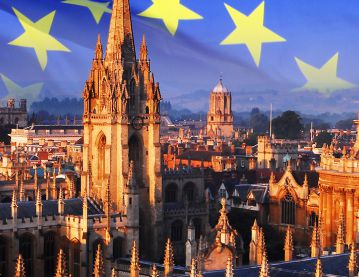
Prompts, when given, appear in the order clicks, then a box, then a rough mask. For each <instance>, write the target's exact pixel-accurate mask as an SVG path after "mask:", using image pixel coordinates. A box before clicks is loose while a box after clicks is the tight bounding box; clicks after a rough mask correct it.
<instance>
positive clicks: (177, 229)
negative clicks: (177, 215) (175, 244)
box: [171, 220, 183, 241]
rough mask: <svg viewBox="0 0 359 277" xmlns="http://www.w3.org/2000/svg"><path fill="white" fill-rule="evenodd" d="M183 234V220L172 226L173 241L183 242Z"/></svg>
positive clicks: (175, 222)
mask: <svg viewBox="0 0 359 277" xmlns="http://www.w3.org/2000/svg"><path fill="white" fill-rule="evenodd" d="M182 233H183V223H182V221H181V220H176V221H174V222H173V223H172V224H171V240H172V241H181V240H182Z"/></svg>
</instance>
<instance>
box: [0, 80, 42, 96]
mask: <svg viewBox="0 0 359 277" xmlns="http://www.w3.org/2000/svg"><path fill="white" fill-rule="evenodd" d="M0 76H1V79H2V80H3V82H4V84H5V87H6V90H7V92H8V94H7V95H6V98H15V99H21V98H26V99H28V101H29V102H32V101H34V100H36V99H38V97H39V94H40V91H41V89H42V87H43V85H44V84H43V83H36V84H32V85H30V86H27V87H20V86H19V85H18V84H16V83H15V82H13V81H12V80H10V79H9V78H7V77H6V76H5V75H3V74H0Z"/></svg>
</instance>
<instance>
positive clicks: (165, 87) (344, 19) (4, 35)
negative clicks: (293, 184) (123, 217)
mask: <svg viewBox="0 0 359 277" xmlns="http://www.w3.org/2000/svg"><path fill="white" fill-rule="evenodd" d="M86 1H88V0H86ZM93 1H95V0H93ZM167 1H170V0H167ZM171 1H172V0H171ZM97 2H101V1H97ZM180 3H181V4H182V5H184V6H186V7H187V8H188V9H190V10H192V11H194V12H196V13H197V14H199V15H201V16H202V17H203V19H202V20H181V21H180V22H179V25H178V29H177V32H176V34H175V35H174V36H173V35H172V34H171V33H170V32H169V31H168V30H167V29H166V27H165V25H164V23H163V21H162V20H160V19H153V18H147V17H142V16H138V14H139V13H141V12H143V11H144V10H146V9H147V8H149V7H150V6H151V5H152V4H153V2H152V1H151V0H132V1H131V5H132V12H133V27H134V32H135V41H136V45H137V46H138V45H139V43H140V40H141V36H142V33H145V34H146V36H147V42H148V48H149V51H150V57H151V60H152V70H153V72H154V73H155V78H156V80H158V81H159V82H160V86H161V91H162V94H163V97H164V99H165V100H170V101H171V102H172V104H174V105H173V106H175V107H176V106H177V107H182V108H183V107H187V108H191V109H196V110H206V109H207V107H208V98H209V93H210V91H211V89H212V88H213V87H214V86H215V85H216V83H217V81H218V79H219V76H220V75H222V76H223V79H224V83H225V85H226V86H227V87H228V88H229V89H230V90H231V91H232V95H233V100H234V104H233V107H234V109H235V110H237V111H245V110H249V109H251V108H252V107H253V106H259V107H260V108H267V107H268V106H269V104H270V103H273V104H274V107H275V108H276V109H289V108H295V109H297V110H301V111H303V112H323V111H335V112H341V111H357V110H358V108H357V107H358V101H359V89H358V88H357V87H354V88H353V89H349V90H343V91H337V92H334V93H332V94H331V95H330V96H326V95H323V94H320V93H318V92H313V91H312V92H308V91H293V90H294V89H295V88H300V87H303V86H304V85H305V84H306V82H307V79H306V78H305V76H304V74H303V72H302V71H301V69H300V68H299V66H298V64H297V63H296V61H295V57H297V58H298V59H300V60H301V61H303V62H305V63H307V64H308V65H311V66H313V67H317V68H321V67H322V66H323V65H324V64H326V63H327V62H328V61H329V60H330V59H331V58H332V57H333V56H334V55H335V54H336V53H339V58H338V61H337V62H338V63H337V67H335V70H336V72H334V78H335V77H340V78H341V79H343V80H345V81H347V82H349V83H351V84H353V85H356V84H359V68H358V67H359V50H358V49H359V32H358V29H359V1H357V0H342V1H338V0H316V1H312V0H290V1H288V0H267V1H265V5H264V26H266V27H267V28H268V29H269V30H271V31H272V32H274V33H275V34H277V35H279V36H281V37H282V38H284V39H285V40H286V41H285V42H273V43H264V44H263V45H262V53H261V56H260V63H259V66H258V67H257V66H256V64H255V62H254V60H253V58H252V56H251V54H250V52H249V51H248V49H247V47H246V46H245V45H243V44H241V45H238V44H237V45H220V43H221V41H223V40H224V39H225V38H226V37H227V36H228V35H229V34H230V33H231V32H232V31H234V30H235V29H236V25H235V24H234V21H233V20H232V18H231V16H230V14H229V12H228V10H227V9H226V7H225V5H224V1H222V0H181V1H180ZM225 3H226V4H228V5H230V6H231V7H233V9H235V10H237V11H238V12H239V13H242V17H243V18H244V19H243V20H245V17H248V16H249V15H250V14H251V13H252V12H253V11H255V10H256V9H257V8H258V7H259V6H260V4H261V3H262V1H258V0H227V1H225ZM12 7H14V8H16V9H17V10H18V11H20V12H21V13H22V14H24V15H25V16H27V17H28V18H29V19H30V20H32V21H34V22H35V21H37V20H39V19H41V18H43V17H44V16H46V15H47V14H49V13H50V12H52V11H56V14H55V16H54V19H53V22H52V25H51V30H50V34H51V35H52V36H53V37H54V38H56V39H57V40H58V41H59V42H60V43H62V44H63V45H64V46H66V47H67V48H68V49H69V50H70V51H71V52H63V51H51V52H48V54H47V58H48V60H47V65H46V68H45V69H44V70H42V69H41V66H40V64H39V60H38V59H37V57H36V55H35V52H34V50H33V49H32V48H25V47H19V46H14V45H9V44H8V43H9V42H11V41H13V40H15V39H16V38H18V37H19V36H20V35H21V34H22V33H23V32H24V29H23V28H22V26H21V24H20V23H19V20H18V18H17V17H16V16H15V13H14V10H13V9H12ZM109 19H110V14H108V13H105V14H104V15H103V16H102V18H101V20H100V22H99V24H97V23H96V22H95V20H94V18H93V16H92V14H91V12H90V11H89V9H87V8H85V7H81V6H76V5H69V4H64V3H61V1H57V0H54V1H48V0H17V1H15V2H14V1H13V0H5V1H1V3H0V28H1V30H2V31H1V33H0V73H1V74H3V75H5V76H6V77H8V78H9V79H11V80H12V81H14V82H15V83H17V84H18V85H19V86H21V87H25V86H29V85H31V84H33V83H43V84H44V85H43V88H42V91H41V94H40V96H41V97H44V96H77V97H80V96H81V93H82V88H83V85H84V82H85V81H86V78H87V75H88V72H89V69H90V65H91V59H92V56H93V49H94V47H95V43H96V38H97V33H101V35H102V38H103V42H106V37H107V29H108V24H109ZM241 26H242V25H241ZM242 29H243V28H242ZM242 29H240V31H241V30H242ZM252 39H253V40H260V36H258V35H257V33H255V32H254V33H253V38H252ZM329 75H330V74H329ZM329 75H328V78H327V80H328V82H330V80H331V78H332V77H333V75H331V76H329ZM0 93H1V95H3V96H5V95H6V93H7V88H6V87H5V85H4V83H3V82H0Z"/></svg>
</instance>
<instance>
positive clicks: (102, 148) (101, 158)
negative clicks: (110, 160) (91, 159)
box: [97, 135, 106, 179]
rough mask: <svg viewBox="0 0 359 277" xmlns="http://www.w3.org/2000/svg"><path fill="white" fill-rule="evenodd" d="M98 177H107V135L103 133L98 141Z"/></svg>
mask: <svg viewBox="0 0 359 277" xmlns="http://www.w3.org/2000/svg"><path fill="white" fill-rule="evenodd" d="M97 147H98V157H97V158H98V162H97V164H98V178H99V179H103V178H104V177H105V165H106V157H105V153H106V137H105V135H102V136H101V137H100V139H99V141H98V146H97Z"/></svg>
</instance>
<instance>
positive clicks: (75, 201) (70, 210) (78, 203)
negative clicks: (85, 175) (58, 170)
mask: <svg viewBox="0 0 359 277" xmlns="http://www.w3.org/2000/svg"><path fill="white" fill-rule="evenodd" d="M64 202H65V205H64V208H65V210H64V215H74V216H82V198H72V199H65V200H64ZM17 205H18V210H17V217H18V218H32V217H36V205H35V202H34V201H23V202H18V203H17ZM42 205H43V206H42V215H43V216H53V215H58V211H57V207H58V206H57V200H43V201H42ZM98 214H104V212H103V210H101V209H100V208H99V207H98V206H97V205H95V204H94V203H93V202H92V201H90V200H88V215H90V216H91V215H98ZM11 218H12V217H11V203H0V220H5V219H11Z"/></svg>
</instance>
